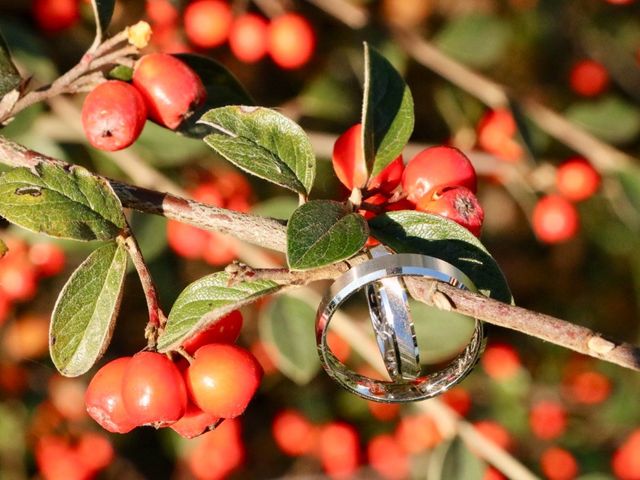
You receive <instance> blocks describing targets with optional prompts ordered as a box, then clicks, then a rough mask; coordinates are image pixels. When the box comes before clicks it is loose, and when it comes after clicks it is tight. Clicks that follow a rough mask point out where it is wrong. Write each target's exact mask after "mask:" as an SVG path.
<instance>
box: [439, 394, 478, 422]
mask: <svg viewBox="0 0 640 480" xmlns="http://www.w3.org/2000/svg"><path fill="white" fill-rule="evenodd" d="M440 398H442V401H443V402H444V403H445V404H447V405H448V406H449V407H450V408H452V409H453V410H455V412H456V413H457V414H458V415H460V416H462V417H464V416H465V415H466V414H467V413H469V410H471V394H470V393H469V391H468V390H467V389H466V388H463V387H453V388H452V389H450V390H447V391H446V392H444V393H443V394H442V397H440Z"/></svg>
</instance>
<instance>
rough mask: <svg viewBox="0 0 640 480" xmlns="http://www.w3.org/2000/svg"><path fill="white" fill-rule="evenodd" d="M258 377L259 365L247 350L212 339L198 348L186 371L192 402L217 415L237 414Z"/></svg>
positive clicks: (253, 389) (253, 392)
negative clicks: (214, 341)
mask: <svg viewBox="0 0 640 480" xmlns="http://www.w3.org/2000/svg"><path fill="white" fill-rule="evenodd" d="M261 379H262V367H260V364H259V363H258V361H257V360H256V359H255V357H254V356H253V355H252V354H251V353H250V352H249V351H247V350H245V349H243V348H240V347H238V346H236V345H227V344H221V343H214V344H210V345H205V346H204V347H201V348H200V349H198V351H197V352H196V353H195V358H194V360H193V362H192V363H191V365H189V368H188V369H187V373H186V383H187V388H188V390H189V394H190V396H191V398H192V399H193V402H194V403H195V404H196V405H197V406H198V407H200V408H201V409H202V410H203V411H205V412H208V413H211V414H212V415H215V416H217V417H221V418H233V417H237V416H238V415H241V414H242V413H243V412H244V411H245V409H246V408H247V405H248V404H249V402H250V401H251V398H252V397H253V395H254V394H255V392H256V390H257V389H258V386H259V385H260V380H261Z"/></svg>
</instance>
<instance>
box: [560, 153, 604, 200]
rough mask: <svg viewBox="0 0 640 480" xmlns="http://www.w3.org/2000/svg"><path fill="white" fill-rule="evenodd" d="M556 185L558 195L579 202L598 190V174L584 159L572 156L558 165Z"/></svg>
mask: <svg viewBox="0 0 640 480" xmlns="http://www.w3.org/2000/svg"><path fill="white" fill-rule="evenodd" d="M556 186H557V188H558V192H559V193H560V195H562V196H563V197H565V198H566V199H568V200H571V201H573V202H579V201H581V200H586V199H587V198H589V197H591V196H592V195H593V194H594V193H596V192H597V191H598V188H599V187H600V174H599V173H598V172H597V171H596V169H595V168H593V166H592V165H591V164H590V163H589V162H588V161H587V160H586V159H584V158H580V157H574V158H571V159H569V160H567V161H566V162H564V163H563V164H562V165H560V166H559V167H558V170H557V171H556Z"/></svg>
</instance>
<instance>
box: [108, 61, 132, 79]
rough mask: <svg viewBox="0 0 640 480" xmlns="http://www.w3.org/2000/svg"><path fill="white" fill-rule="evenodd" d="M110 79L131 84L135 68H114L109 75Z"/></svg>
mask: <svg viewBox="0 0 640 480" xmlns="http://www.w3.org/2000/svg"><path fill="white" fill-rule="evenodd" d="M107 76H108V77H109V78H113V79H114V80H122V81H123V82H130V81H131V79H132V78H133V68H131V67H127V66H126V65H117V66H115V67H113V68H112V69H111V70H110V71H109V73H108V74H107Z"/></svg>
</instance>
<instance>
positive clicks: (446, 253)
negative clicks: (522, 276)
mask: <svg viewBox="0 0 640 480" xmlns="http://www.w3.org/2000/svg"><path fill="white" fill-rule="evenodd" d="M369 226H370V227H371V233H372V234H373V236H374V237H376V238H377V239H378V240H380V241H381V242H382V243H384V244H385V245H388V246H389V247H391V248H393V249H394V250H395V251H397V252H399V253H420V254H423V255H430V256H433V257H436V258H440V259H442V260H444V261H446V262H449V263H451V264H452V265H454V266H456V267H458V268H459V269H460V270H462V272H464V273H465V274H466V275H467V276H468V277H469V278H470V279H471V281H472V282H473V283H475V285H476V288H477V289H478V290H479V291H480V292H481V293H482V294H484V295H487V296H489V297H491V298H495V299H496V300H500V301H502V302H505V303H510V302H511V301H512V298H511V292H510V291H509V286H508V285H507V281H506V280H505V278H504V275H503V274H502V272H501V271H500V267H498V264H497V263H496V261H495V260H494V259H493V257H491V255H490V254H489V252H487V250H486V248H485V247H484V246H483V245H482V243H480V241H479V240H478V239H477V238H476V237H474V236H473V235H472V234H471V233H470V232H469V231H468V230H467V229H465V228H463V227H461V226H460V225H458V224H457V223H455V222H452V221H451V220H448V219H446V218H444V217H441V216H439V215H430V214H428V213H422V212H416V211H410V210H403V211H398V212H389V213H386V214H384V215H378V216H377V217H375V218H374V219H373V220H371V221H370V222H369Z"/></svg>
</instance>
